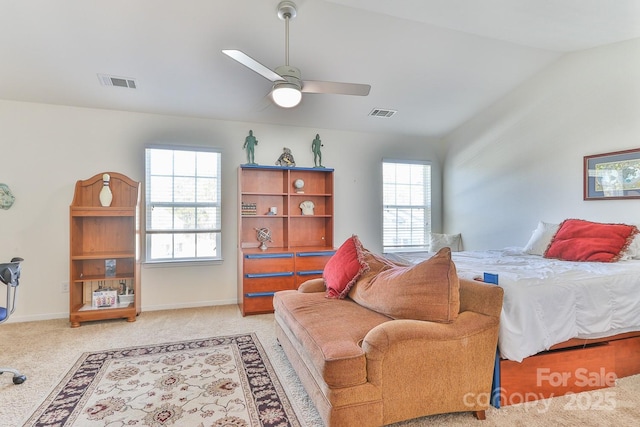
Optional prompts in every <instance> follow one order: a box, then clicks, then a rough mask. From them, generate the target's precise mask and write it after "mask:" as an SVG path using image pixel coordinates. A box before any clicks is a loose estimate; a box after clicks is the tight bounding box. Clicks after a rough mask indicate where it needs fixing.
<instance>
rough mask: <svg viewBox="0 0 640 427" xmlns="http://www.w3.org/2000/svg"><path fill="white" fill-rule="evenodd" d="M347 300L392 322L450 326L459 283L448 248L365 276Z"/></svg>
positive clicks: (457, 304)
mask: <svg viewBox="0 0 640 427" xmlns="http://www.w3.org/2000/svg"><path fill="white" fill-rule="evenodd" d="M349 297H350V298H351V299H353V300H354V301H355V302H357V303H358V304H360V305H362V306H363V307H367V308H369V309H371V310H375V311H377V312H378V313H381V314H384V315H386V316H389V317H392V318H394V319H416V320H428V321H433V322H442V323H450V322H452V321H454V320H455V319H456V318H457V317H458V312H459V311H460V282H459V281H458V274H457V272H456V267H455V265H454V263H453V261H451V249H450V248H448V247H445V248H442V249H440V250H439V251H438V252H437V253H436V254H435V255H434V256H433V257H431V258H429V259H427V260H425V261H422V262H421V263H419V264H416V265H412V266H394V267H389V268H385V269H384V270H383V271H381V272H380V273H378V274H377V275H365V276H364V277H363V278H361V279H360V280H358V281H357V282H356V284H355V286H354V287H353V288H352V289H351V292H350V293H349Z"/></svg>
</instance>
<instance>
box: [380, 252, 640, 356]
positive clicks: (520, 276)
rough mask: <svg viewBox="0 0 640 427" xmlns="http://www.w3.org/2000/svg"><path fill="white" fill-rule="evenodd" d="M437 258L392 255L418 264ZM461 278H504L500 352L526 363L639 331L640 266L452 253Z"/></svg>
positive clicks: (636, 262)
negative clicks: (569, 346)
mask: <svg viewBox="0 0 640 427" xmlns="http://www.w3.org/2000/svg"><path fill="white" fill-rule="evenodd" d="M432 255H433V254H432V253H425V252H422V253H402V254H387V256H388V257H389V258H390V259H392V260H397V261H402V262H405V263H410V264H415V263H418V262H420V261H423V260H424V259H426V258H429V257H431V256H432ZM452 257H453V261H454V263H455V264H456V268H457V271H458V275H459V277H461V278H466V279H474V278H477V277H482V275H483V273H484V272H487V273H494V274H496V273H497V274H498V275H499V285H500V286H501V287H502V288H503V289H504V291H505V296H504V304H503V309H502V315H501V318H500V336H499V343H498V347H499V349H500V353H501V356H502V357H504V358H506V359H510V360H515V361H517V362H520V361H522V359H524V358H525V357H528V356H531V355H533V354H536V353H538V352H540V351H544V350H548V349H549V348H550V347H551V346H553V345H554V344H557V343H560V342H563V341H566V340H568V339H571V338H576V337H577V338H600V337H604V336H609V335H614V334H617V333H623V332H630V331H640V260H633V261H619V262H615V263H598V262H568V261H559V260H553V259H546V258H543V257H541V256H537V255H528V254H526V253H524V252H522V249H521V248H505V249H502V250H491V251H465V252H452Z"/></svg>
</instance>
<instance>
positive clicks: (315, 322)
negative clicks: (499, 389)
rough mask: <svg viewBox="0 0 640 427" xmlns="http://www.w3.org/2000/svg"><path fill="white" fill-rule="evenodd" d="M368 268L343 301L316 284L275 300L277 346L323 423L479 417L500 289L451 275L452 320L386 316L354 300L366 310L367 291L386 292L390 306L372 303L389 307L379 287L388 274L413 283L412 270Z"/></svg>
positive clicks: (487, 393) (490, 371) (485, 405)
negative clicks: (466, 413) (465, 413)
mask: <svg viewBox="0 0 640 427" xmlns="http://www.w3.org/2000/svg"><path fill="white" fill-rule="evenodd" d="M449 257H450V253H449ZM449 259H450V258H449ZM371 264H372V263H369V265H371ZM373 264H374V266H372V267H371V268H369V269H368V270H367V272H366V273H365V274H363V275H362V277H361V278H360V279H359V280H357V281H356V282H355V286H354V287H353V288H352V289H351V290H350V292H349V294H348V295H349V296H348V297H345V298H341V299H340V298H328V297H327V293H326V288H325V281H324V280H323V279H313V280H309V281H307V282H305V283H304V284H303V285H301V287H300V288H299V289H298V290H289V291H281V292H277V293H276V294H275V296H274V302H273V303H274V308H275V323H276V334H277V337H278V340H279V342H280V344H281V345H282V348H283V350H284V352H285V353H286V355H287V357H288V359H289V360H290V362H291V364H292V366H293V368H294V369H295V371H296V372H297V374H298V376H299V378H300V380H301V382H302V384H303V385H304V387H305V389H306V390H307V392H308V394H309V396H310V398H311V399H312V401H313V402H314V404H315V406H316V408H317V409H318V411H319V413H320V416H321V417H322V419H323V421H324V423H325V424H326V425H327V426H352V425H358V426H363V427H366V426H381V425H385V424H390V423H394V422H398V421H402V420H407V419H411V418H416V417H421V416H426V415H431V414H438V413H449V412H463V411H469V412H473V413H474V415H476V417H478V418H479V419H484V418H485V412H484V411H485V410H486V409H487V408H488V406H489V402H490V393H491V382H492V375H493V366H494V360H495V352H496V344H497V339H498V325H499V317H500V311H501V308H502V298H503V293H502V289H501V288H499V287H498V286H494V285H488V284H484V283H480V282H474V281H467V280H462V279H460V280H458V278H457V276H456V274H455V268H453V269H451V268H449V270H448V271H447V272H446V275H447V280H448V282H449V283H450V287H449V291H448V292H449V294H450V295H448V298H449V300H450V301H453V303H454V306H455V307H456V308H458V307H459V310H457V312H456V313H453V316H452V317H453V319H452V320H447V319H445V320H444V321H438V322H433V321H425V320H414V319H410V318H397V317H398V316H395V315H394V316H393V317H395V318H393V317H390V316H389V315H387V314H388V313H385V314H383V313H380V312H378V311H376V310H372V309H370V308H366V307H364V306H363V305H361V304H359V303H357V302H355V300H358V301H364V304H365V305H367V306H369V307H371V306H372V296H375V292H380V291H379V290H377V291H372V290H371V289H373V288H375V287H376V286H378V287H380V286H384V291H382V294H381V298H383V299H387V301H379V302H381V303H382V307H385V308H386V307H389V306H393V304H394V303H393V301H391V299H393V300H400V299H401V298H391V296H390V294H389V292H391V291H389V289H390V285H389V283H388V282H385V283H382V284H380V283H376V279H377V278H378V277H381V276H383V274H382V273H381V272H382V271H385V270H389V271H387V273H389V274H387V275H386V276H387V277H393V278H395V279H397V278H398V277H400V279H402V278H403V277H405V278H406V277H408V276H407V274H408V273H406V271H405V270H411V271H409V273H411V274H414V276H415V272H416V270H415V269H413V267H411V268H410V267H401V266H394V265H382V266H380V264H376V263H375V262H374V263H373ZM398 271H399V273H398ZM418 271H421V270H418ZM421 274H424V273H421ZM403 275H404V276H403ZM418 277H419V276H418ZM381 280H382V279H381ZM407 281H409V279H407ZM372 283H373V285H372ZM451 284H455V286H453V285H451ZM367 292H369V295H368V296H367V295H365V296H364V297H363V296H362V294H366V293H367ZM391 293H393V292H391ZM358 294H361V295H360V296H358ZM454 294H455V295H454ZM403 295H404V294H403ZM411 299H412V300H414V301H419V300H420V296H418V295H415V294H414V295H412V296H411ZM456 300H458V301H456ZM376 303H377V302H376V301H373V305H374V306H375V304H376ZM457 303H459V306H458V305H457ZM421 304H424V303H421ZM393 308H394V309H395V307H393ZM380 311H384V312H386V311H388V310H386V309H384V310H380Z"/></svg>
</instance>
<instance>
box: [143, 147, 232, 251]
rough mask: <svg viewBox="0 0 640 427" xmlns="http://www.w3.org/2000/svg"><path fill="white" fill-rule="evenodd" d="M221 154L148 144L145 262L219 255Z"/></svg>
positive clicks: (146, 162) (211, 151) (203, 149)
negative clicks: (149, 145) (150, 145)
mask: <svg viewBox="0 0 640 427" xmlns="http://www.w3.org/2000/svg"><path fill="white" fill-rule="evenodd" d="M220 158H221V154H220V153H219V152H218V151H215V150H211V149H206V148H177V147H147V148H146V150H145V164H146V167H145V169H146V201H145V207H146V217H145V219H146V221H145V224H146V226H145V235H146V261H147V262H173V261H200V260H221V259H222V254H221V248H222V245H221V215H220V211H221V203H220V188H221V187H220V177H221V174H222V172H221V167H220V164H221V159H220Z"/></svg>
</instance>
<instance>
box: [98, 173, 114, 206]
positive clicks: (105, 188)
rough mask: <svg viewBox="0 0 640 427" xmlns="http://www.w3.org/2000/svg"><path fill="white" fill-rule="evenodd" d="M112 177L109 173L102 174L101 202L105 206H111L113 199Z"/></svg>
mask: <svg viewBox="0 0 640 427" xmlns="http://www.w3.org/2000/svg"><path fill="white" fill-rule="evenodd" d="M110 179H111V177H110V176H109V174H108V173H105V174H104V175H102V190H100V204H101V205H102V206H104V207H107V206H111V200H113V194H111V188H109V180H110Z"/></svg>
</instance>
